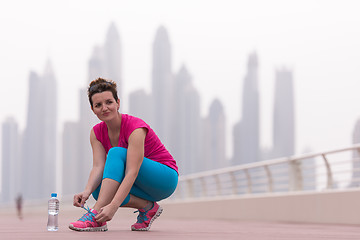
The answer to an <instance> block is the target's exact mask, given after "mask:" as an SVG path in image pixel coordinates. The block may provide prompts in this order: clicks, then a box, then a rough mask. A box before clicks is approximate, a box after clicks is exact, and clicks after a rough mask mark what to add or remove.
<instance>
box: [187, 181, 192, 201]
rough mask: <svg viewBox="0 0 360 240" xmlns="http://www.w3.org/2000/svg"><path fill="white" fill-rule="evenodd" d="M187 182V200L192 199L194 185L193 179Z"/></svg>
mask: <svg viewBox="0 0 360 240" xmlns="http://www.w3.org/2000/svg"><path fill="white" fill-rule="evenodd" d="M186 182H187V195H188V197H189V198H192V197H194V184H193V179H188V180H186Z"/></svg>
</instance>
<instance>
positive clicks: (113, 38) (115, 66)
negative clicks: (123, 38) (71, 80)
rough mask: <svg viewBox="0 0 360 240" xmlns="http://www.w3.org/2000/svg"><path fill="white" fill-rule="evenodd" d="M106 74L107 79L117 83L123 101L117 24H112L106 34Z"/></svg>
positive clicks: (104, 49)
mask: <svg viewBox="0 0 360 240" xmlns="http://www.w3.org/2000/svg"><path fill="white" fill-rule="evenodd" d="M103 51H104V70H105V71H104V74H105V76H104V77H105V78H107V79H111V80H113V81H115V82H116V85H117V90H118V96H119V98H120V99H122V94H121V93H122V92H123V89H122V76H121V72H122V67H121V65H122V64H121V42H120V36H119V33H118V30H117V28H116V26H115V23H111V24H110V27H109V29H108V31H107V34H106V39H105V44H104V48H103Z"/></svg>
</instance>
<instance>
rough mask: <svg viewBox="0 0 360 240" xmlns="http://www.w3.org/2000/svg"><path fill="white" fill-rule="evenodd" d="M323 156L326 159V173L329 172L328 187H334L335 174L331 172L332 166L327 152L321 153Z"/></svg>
mask: <svg viewBox="0 0 360 240" xmlns="http://www.w3.org/2000/svg"><path fill="white" fill-rule="evenodd" d="M321 156H322V157H323V159H324V162H325V167H326V173H327V186H326V188H327V189H331V188H332V187H333V176H332V172H331V167H330V163H329V161H328V159H327V158H326V156H325V154H321Z"/></svg>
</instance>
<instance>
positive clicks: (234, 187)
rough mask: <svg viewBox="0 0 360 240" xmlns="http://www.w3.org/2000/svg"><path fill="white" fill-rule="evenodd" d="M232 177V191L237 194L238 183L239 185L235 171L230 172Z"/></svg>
mask: <svg viewBox="0 0 360 240" xmlns="http://www.w3.org/2000/svg"><path fill="white" fill-rule="evenodd" d="M230 178H231V183H232V184H231V186H232V192H233V194H234V195H236V194H237V193H238V185H237V181H236V177H235V174H234V172H230Z"/></svg>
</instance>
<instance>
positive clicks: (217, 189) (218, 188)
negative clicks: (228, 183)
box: [214, 174, 221, 196]
mask: <svg viewBox="0 0 360 240" xmlns="http://www.w3.org/2000/svg"><path fill="white" fill-rule="evenodd" d="M214 177H215V182H216V194H217V196H221V183H220V178H219V175H218V174H215V175H214Z"/></svg>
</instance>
